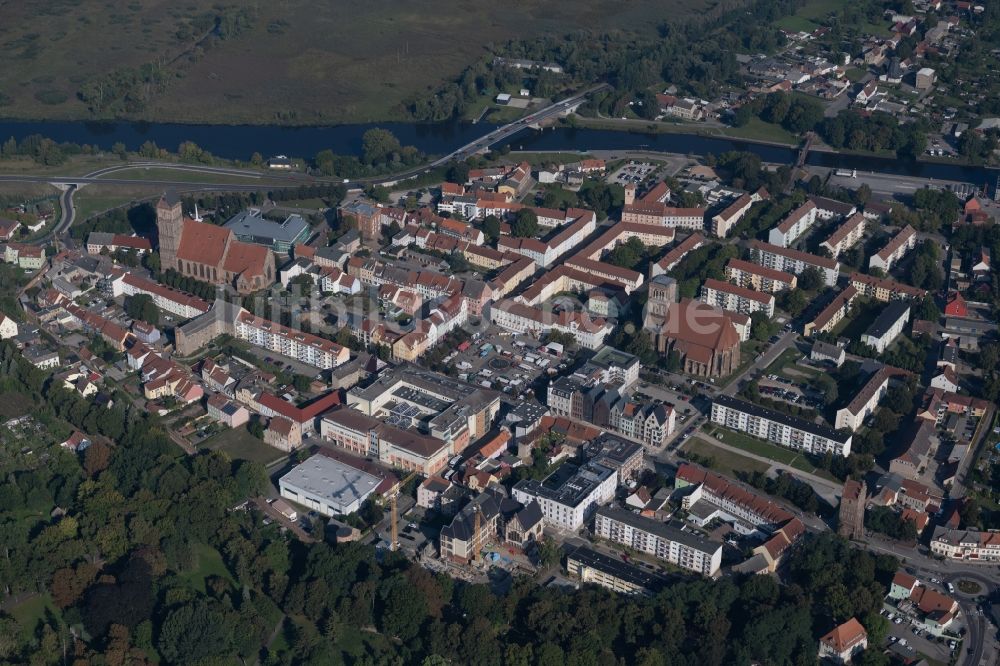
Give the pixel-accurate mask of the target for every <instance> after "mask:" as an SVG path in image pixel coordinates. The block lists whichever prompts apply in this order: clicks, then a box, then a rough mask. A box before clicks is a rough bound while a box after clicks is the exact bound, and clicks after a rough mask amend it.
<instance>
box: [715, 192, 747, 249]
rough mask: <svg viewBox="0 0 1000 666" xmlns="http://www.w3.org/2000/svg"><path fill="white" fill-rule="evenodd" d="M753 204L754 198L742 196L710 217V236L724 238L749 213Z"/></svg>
mask: <svg viewBox="0 0 1000 666" xmlns="http://www.w3.org/2000/svg"><path fill="white" fill-rule="evenodd" d="M753 204H754V198H753V196H752V195H750V194H743V195H741V196H740V197H739V198H737V199H736V201H734V202H733V203H731V204H729V206H727V207H726V209H725V210H723V211H722V212H720V213H719V214H718V215H715V216H713V217H712V235H714V236H717V237H718V238H725V237H726V236H727V235H729V231H730V230H731V229H732V228H733V227H735V226H736V225H737V224H739V222H740V220H741V219H743V216H744V215H746V214H747V212H749V210H750V208H751V207H752V206H753Z"/></svg>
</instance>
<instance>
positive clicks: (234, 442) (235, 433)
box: [200, 428, 286, 465]
mask: <svg viewBox="0 0 1000 666" xmlns="http://www.w3.org/2000/svg"><path fill="white" fill-rule="evenodd" d="M200 447H201V448H203V449H211V450H213V451H225V452H226V453H228V454H229V457H230V458H233V459H234V460H237V459H238V460H254V461H257V462H259V463H263V464H265V465H267V464H268V463H271V462H274V461H275V460H278V459H279V458H283V457H284V456H285V455H286V454H285V453H283V452H282V451H279V450H277V449H275V448H272V447H270V446H268V445H267V444H265V443H264V442H262V441H260V440H259V439H257V438H256V437H254V436H253V435H251V434H250V431H249V430H247V429H246V428H230V429H229V430H223V431H222V432H220V433H219V434H217V435H212V436H211V437H209V438H208V439H206V440H205V441H204V442H202V443H201V444H200Z"/></svg>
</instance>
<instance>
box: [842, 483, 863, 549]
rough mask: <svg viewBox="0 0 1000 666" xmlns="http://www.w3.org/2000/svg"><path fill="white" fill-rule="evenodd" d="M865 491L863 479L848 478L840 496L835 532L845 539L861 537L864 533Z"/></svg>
mask: <svg viewBox="0 0 1000 666" xmlns="http://www.w3.org/2000/svg"><path fill="white" fill-rule="evenodd" d="M866 500H867V493H866V492H865V484H864V482H863V481H855V480H854V479H848V480H847V481H846V482H845V483H844V492H843V494H842V495H841V498H840V511H839V518H838V520H837V534H839V535H840V536H842V537H844V538H846V539H861V538H863V537H864V535H865V502H866Z"/></svg>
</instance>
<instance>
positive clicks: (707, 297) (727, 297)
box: [700, 278, 774, 319]
mask: <svg viewBox="0 0 1000 666" xmlns="http://www.w3.org/2000/svg"><path fill="white" fill-rule="evenodd" d="M700 300H701V301H702V302H703V303H708V304H709V305H714V306H715V307H718V308H722V309H723V310H729V311H731V312H740V313H742V314H745V315H752V314H753V313H754V312H763V313H764V314H766V315H767V317H768V319H770V318H772V317H774V296H772V295H771V294H767V293H763V292H760V291H756V290H754V289H748V288H746V287H740V286H739V285H735V284H732V283H730V282H723V281H722V280H716V279H714V278H708V279H706V280H705V283H704V284H703V285H702V286H701V295H700Z"/></svg>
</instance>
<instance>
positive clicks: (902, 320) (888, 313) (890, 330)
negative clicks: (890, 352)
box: [861, 301, 910, 354]
mask: <svg viewBox="0 0 1000 666" xmlns="http://www.w3.org/2000/svg"><path fill="white" fill-rule="evenodd" d="M909 321H910V304H909V303H908V302H907V301H890V303H889V304H888V305H887V306H885V309H884V310H882V312H881V313H880V314H879V316H878V317H877V318H876V319H875V321H874V322H872V325H871V326H869V327H868V330H867V331H865V332H864V334H862V336H861V342H863V343H864V344H866V345H868V346H869V347H872V348H873V349H875V351H877V352H878V353H880V354H881V353H883V352H885V350H886V349H887V348H888V347H889V345H891V344H892V342H893V341H894V340H895V339H896V338H897V337H899V334H900V333H902V332H903V330H904V329H905V328H906V325H907V324H908V323H909Z"/></svg>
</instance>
